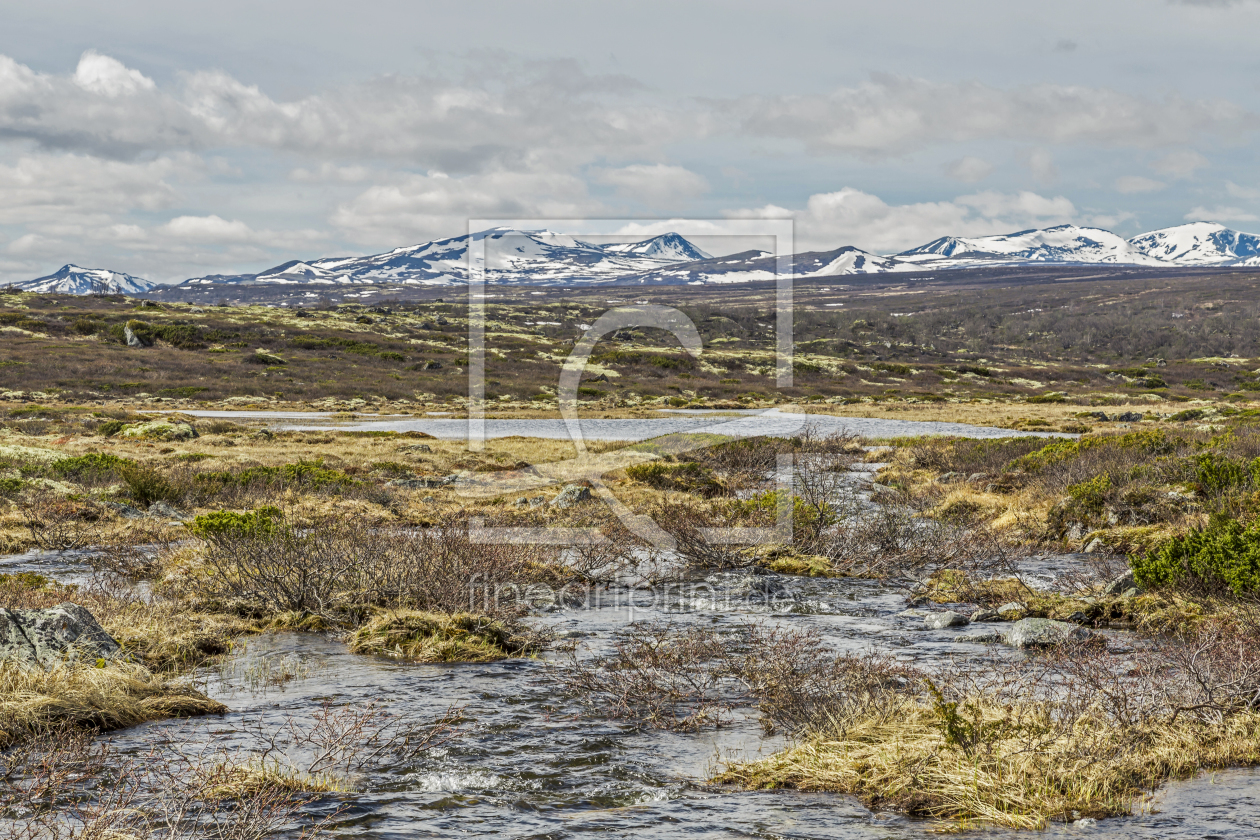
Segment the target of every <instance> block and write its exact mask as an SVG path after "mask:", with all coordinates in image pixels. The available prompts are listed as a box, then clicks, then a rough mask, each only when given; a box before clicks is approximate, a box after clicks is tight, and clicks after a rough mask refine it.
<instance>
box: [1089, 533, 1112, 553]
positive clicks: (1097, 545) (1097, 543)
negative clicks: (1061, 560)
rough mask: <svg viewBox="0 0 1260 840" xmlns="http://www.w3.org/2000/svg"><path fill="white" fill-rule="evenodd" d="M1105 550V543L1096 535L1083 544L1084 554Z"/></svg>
mask: <svg viewBox="0 0 1260 840" xmlns="http://www.w3.org/2000/svg"><path fill="white" fill-rule="evenodd" d="M1106 550H1107V544H1106V543H1104V542H1103V541H1102V540H1101V539H1099V538H1098V537H1094V538H1093V539H1092V540H1090V541H1089V545H1087V546H1085V553H1086V554H1097V553H1098V552H1100V551H1106Z"/></svg>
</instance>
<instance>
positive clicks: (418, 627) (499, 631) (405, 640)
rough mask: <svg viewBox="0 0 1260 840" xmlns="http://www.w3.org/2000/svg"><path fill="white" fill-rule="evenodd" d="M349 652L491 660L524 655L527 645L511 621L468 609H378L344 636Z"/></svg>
mask: <svg viewBox="0 0 1260 840" xmlns="http://www.w3.org/2000/svg"><path fill="white" fill-rule="evenodd" d="M349 644H350V649H351V650H352V651H354V652H355V653H367V654H377V655H380V656H394V657H398V658H400V659H408V660H411V661H413V662H493V661H495V660H498V659H507V658H509V657H513V656H521V655H523V654H526V653H527V652H528V651H529V649H530V647H531V645H530V644H529V640H528V639H527V638H526V637H524V636H522V635H521V634H520V632H519V631H518V630H517V629H516V628H514V627H513V626H512V625H510V624H508V623H505V622H502V621H495V620H493V619H490V618H487V617H485V616H480V615H473V614H471V613H456V614H453V615H445V614H441V613H431V612H421V611H418V610H399V611H390V612H383V613H381V614H379V615H377V616H375V617H374V618H372V619H371V620H369V621H368V622H367V623H366V624H364V625H363V626H362V627H359V628H358V629H357V630H355V631H354V632H353V633H351V634H350V637H349Z"/></svg>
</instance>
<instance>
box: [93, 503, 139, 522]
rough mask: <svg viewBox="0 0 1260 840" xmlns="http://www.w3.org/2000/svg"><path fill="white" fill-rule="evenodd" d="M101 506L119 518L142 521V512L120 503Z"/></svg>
mask: <svg viewBox="0 0 1260 840" xmlns="http://www.w3.org/2000/svg"><path fill="white" fill-rule="evenodd" d="M101 504H102V505H104V506H105V507H107V508H109V509H110V510H112V511H113V512H114V513H116V514H118V515H119V516H121V517H122V518H123V519H143V518H144V511H142V510H139V509H137V508H133V507H132V506H131V505H127V504H123V503H121V502H108V501H107V502H101Z"/></svg>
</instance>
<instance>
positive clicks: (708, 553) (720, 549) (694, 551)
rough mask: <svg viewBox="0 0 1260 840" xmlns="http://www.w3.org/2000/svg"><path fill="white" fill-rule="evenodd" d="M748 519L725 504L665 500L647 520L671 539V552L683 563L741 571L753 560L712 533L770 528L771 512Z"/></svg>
mask: <svg viewBox="0 0 1260 840" xmlns="http://www.w3.org/2000/svg"><path fill="white" fill-rule="evenodd" d="M759 513H760V514H761V515H758V514H757V513H754V514H753V518H752V519H751V520H750V517H749V515H748V514H747V513H746V512H745V511H743V510H742V509H741V508H740V507H737V506H732V505H729V504H715V505H704V504H701V503H697V502H694V501H691V500H689V499H666V500H664V501H661V502H659V503H657V505H656V506H655V507H654V508H653V510H652V513H651V516H652V519H653V521H655V522H656V524H657V525H658V526H660V528H661V530H663V531H664V532H665V533H667V534H669V535H670V536H671V537H673V539H674V542H675V551H676V552H677V553H678V555H679V556H680V557H681V558H682V559H683V561H684V562H685V563H686V564H687V565H689V566H693V567H698V568H704V569H713V570H717V569H741V568H746V567H748V566H752V565H754V564H755V563H756V558H755V557H753V556H752V555H751V554H750V553H749V552H747V551H744V547H745V546H744V545H743V544H741V543H736V542H727V541H725V539H724V538H723V537H722V536H720V534H718V533H715V532H716V531H717V529H728V528H739V527H749V526H760V527H771V526H773V525H774V519H773V510H771V511H770V512H769V514H768V515H767V514H765V513H764V512H759Z"/></svg>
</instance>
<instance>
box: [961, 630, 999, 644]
mask: <svg viewBox="0 0 1260 840" xmlns="http://www.w3.org/2000/svg"><path fill="white" fill-rule="evenodd" d="M954 641H956V642H970V643H971V644H974V645H995V644H997V643H998V642H1000V641H1002V634H1001V633H998V632H997V631H995V630H982V631H980V632H978V633H961V634H959V635H957V636H955V637H954Z"/></svg>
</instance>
